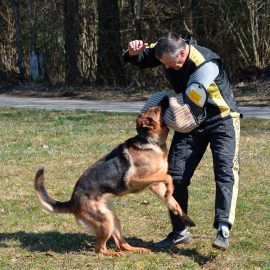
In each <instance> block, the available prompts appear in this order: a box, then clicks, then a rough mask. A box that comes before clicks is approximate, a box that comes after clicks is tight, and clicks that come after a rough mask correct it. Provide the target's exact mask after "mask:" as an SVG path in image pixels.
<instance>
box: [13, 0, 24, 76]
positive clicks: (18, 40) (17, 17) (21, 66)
mask: <svg viewBox="0 0 270 270" xmlns="http://www.w3.org/2000/svg"><path fill="white" fill-rule="evenodd" d="M12 4H13V11H14V20H15V26H16V48H17V53H18V66H19V71H20V79H21V80H25V79H26V71H25V65H24V51H23V45H22V39H21V20H20V7H19V0H13V1H12Z"/></svg>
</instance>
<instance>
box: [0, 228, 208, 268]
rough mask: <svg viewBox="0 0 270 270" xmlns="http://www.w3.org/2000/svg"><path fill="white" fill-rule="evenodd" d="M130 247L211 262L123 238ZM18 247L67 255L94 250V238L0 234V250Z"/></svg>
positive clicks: (193, 251) (183, 251) (110, 243)
mask: <svg viewBox="0 0 270 270" xmlns="http://www.w3.org/2000/svg"><path fill="white" fill-rule="evenodd" d="M125 239H126V241H127V242H128V243H129V244H130V245H132V246H138V247H147V248H150V249H151V250H152V251H153V252H166V253H168V254H170V255H171V254H178V255H181V256H186V257H190V258H191V259H192V260H194V261H195V262H196V263H198V264H199V265H200V266H203V265H205V264H206V263H208V262H209V261H212V259H213V258H212V257H210V256H204V255H201V254H200V253H198V252H197V251H196V249H194V248H192V249H187V248H185V249H179V248H177V247H173V248H172V249H168V250H160V249H155V248H154V245H153V242H145V241H143V240H141V239H139V238H137V237H128V238H125ZM10 247H13V248H14V247H15V248H16V247H20V248H24V249H26V250H28V251H30V252H34V251H36V252H48V251H53V252H57V253H69V252H79V251H86V250H87V251H91V252H94V250H95V238H94V237H92V236H89V235H87V234H85V233H60V232H56V231H52V232H44V233H34V232H24V231H19V232H15V233H0V248H10ZM108 247H109V248H114V244H113V241H112V240H111V239H110V240H109V241H108Z"/></svg>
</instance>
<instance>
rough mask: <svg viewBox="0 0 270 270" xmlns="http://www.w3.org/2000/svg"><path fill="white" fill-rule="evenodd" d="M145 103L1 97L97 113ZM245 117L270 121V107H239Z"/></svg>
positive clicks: (6, 101) (20, 104) (0, 101)
mask: <svg viewBox="0 0 270 270" xmlns="http://www.w3.org/2000/svg"><path fill="white" fill-rule="evenodd" d="M143 104H144V102H115V101H90V100H75V99H73V100H72V99H64V98H31V97H16V96H8V95H0V107H12V108H25V109H30V108H39V109H54V110H76V109H81V110H87V111H97V112H129V113H131V112H135V113H137V112H139V110H140V108H141V107H142V106H143ZM239 110H240V111H241V112H242V113H243V114H244V117H256V118H264V119H270V107H239Z"/></svg>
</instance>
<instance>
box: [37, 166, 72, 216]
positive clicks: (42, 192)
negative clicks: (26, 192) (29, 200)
mask: <svg viewBox="0 0 270 270" xmlns="http://www.w3.org/2000/svg"><path fill="white" fill-rule="evenodd" d="M44 182H45V175H44V168H43V167H42V168H40V169H39V170H38V171H37V173H36V178H35V182H34V188H35V191H36V194H37V197H38V200H39V201H40V203H41V205H42V207H43V208H44V209H45V210H46V211H48V212H51V213H72V202H71V201H67V202H59V201H56V200H54V199H53V198H51V197H50V196H49V194H48V193H47V191H46V188H45V184H44Z"/></svg>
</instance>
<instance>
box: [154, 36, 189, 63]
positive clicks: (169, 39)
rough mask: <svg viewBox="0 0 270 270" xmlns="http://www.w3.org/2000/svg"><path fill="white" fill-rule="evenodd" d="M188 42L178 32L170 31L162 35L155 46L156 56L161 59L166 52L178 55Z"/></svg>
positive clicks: (173, 55)
mask: <svg viewBox="0 0 270 270" xmlns="http://www.w3.org/2000/svg"><path fill="white" fill-rule="evenodd" d="M185 46H186V42H185V41H184V40H183V39H182V38H181V36H180V35H178V34H176V33H172V32H170V33H168V34H167V35H166V36H163V37H161V38H160V39H159V40H158V42H157V44H156V46H155V56H156V57H157V58H158V59H161V58H162V56H163V54H164V53H167V54H168V55H170V56H171V57H177V56H178V54H179V52H180V50H181V49H183V48H185Z"/></svg>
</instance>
